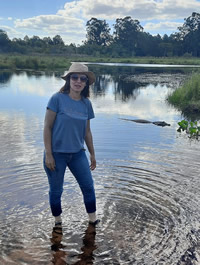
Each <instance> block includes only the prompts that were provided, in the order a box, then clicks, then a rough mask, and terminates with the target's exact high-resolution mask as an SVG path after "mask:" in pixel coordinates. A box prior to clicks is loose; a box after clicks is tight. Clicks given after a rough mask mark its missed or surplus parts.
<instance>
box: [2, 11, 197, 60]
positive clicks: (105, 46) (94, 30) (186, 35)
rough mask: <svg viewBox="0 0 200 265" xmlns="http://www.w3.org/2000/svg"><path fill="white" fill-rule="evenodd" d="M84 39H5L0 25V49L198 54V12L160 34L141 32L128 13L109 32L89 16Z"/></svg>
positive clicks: (104, 24)
mask: <svg viewBox="0 0 200 265" xmlns="http://www.w3.org/2000/svg"><path fill="white" fill-rule="evenodd" d="M86 31H87V35H86V40H85V41H84V42H83V43H82V45H76V44H74V43H71V44H69V45H68V44H65V43H64V41H63V40H62V38H61V36H60V35H56V36H55V37H53V38H50V37H45V38H40V37H38V36H33V37H31V38H30V37H28V36H25V37H24V39H20V38H14V39H12V40H10V39H9V37H8V35H7V33H6V32H5V31H3V30H1V29H0V53H16V54H24V55H27V54H40V53H41V54H49V55H51V54H54V55H55V54H56V55H66V56H67V55H69V56H71V55H73V56H74V55H87V56H93V57H101V56H103V57H111V58H120V57H135V56H155V57H173V56H176V57H177V56H185V57H192V56H194V57H200V14H199V13H196V12H193V13H192V15H191V16H190V17H188V18H186V19H185V20H184V23H183V25H182V26H181V27H179V28H178V29H177V32H176V33H173V34H171V35H170V36H168V35H167V34H165V35H164V36H163V37H161V36H160V35H159V34H158V35H156V36H153V35H151V34H149V33H147V32H144V30H143V27H142V26H141V25H140V22H139V21H138V20H133V19H132V18H131V17H130V16H127V17H124V18H117V19H116V21H115V24H114V25H113V33H112V34H111V33H110V32H111V28H110V27H109V24H108V23H107V22H106V20H99V19H97V18H91V19H90V20H89V21H88V22H87V23H86Z"/></svg>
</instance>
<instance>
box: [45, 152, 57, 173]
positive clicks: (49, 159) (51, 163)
mask: <svg viewBox="0 0 200 265" xmlns="http://www.w3.org/2000/svg"><path fill="white" fill-rule="evenodd" d="M45 165H46V167H48V168H49V169H50V170H51V171H53V170H55V167H56V164H55V160H54V158H53V155H52V154H45Z"/></svg>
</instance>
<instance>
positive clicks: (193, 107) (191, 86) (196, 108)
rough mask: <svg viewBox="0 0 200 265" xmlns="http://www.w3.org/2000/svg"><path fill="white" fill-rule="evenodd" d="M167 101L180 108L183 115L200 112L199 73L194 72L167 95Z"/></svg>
mask: <svg viewBox="0 0 200 265" xmlns="http://www.w3.org/2000/svg"><path fill="white" fill-rule="evenodd" d="M167 100H168V102H169V103H170V104H171V105H173V106H175V107H176V108H177V109H179V110H181V111H182V113H183V114H185V116H191V115H192V114H197V115H198V116H199V114H200V75H199V73H195V74H193V75H192V76H191V78H190V79H188V80H187V81H186V82H185V83H184V84H183V86H181V87H179V88H177V89H176V90H175V91H174V92H172V93H171V94H170V95H169V96H168V97H167Z"/></svg>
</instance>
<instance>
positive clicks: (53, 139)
mask: <svg viewBox="0 0 200 265" xmlns="http://www.w3.org/2000/svg"><path fill="white" fill-rule="evenodd" d="M62 78H63V79H64V80H65V81H66V83H65V85H64V86H63V87H62V88H61V89H60V91H59V92H57V93H55V94H54V95H53V96H52V97H51V98H50V100H49V102H48V105H47V110H46V115H45V122H44V146H45V153H44V169H45V171H46V174H47V176H48V181H49V202H50V207H51V211H52V215H53V216H54V217H55V225H56V226H61V225H62V218H61V213H62V207H61V195H62V192H63V182H64V174H65V170H66V167H68V168H69V170H70V171H71V172H72V174H73V175H74V177H75V178H76V180H77V182H78V184H79V186H80V188H81V191H82V194H83V199H84V204H85V208H86V211H87V213H88V216H89V223H90V224H94V225H96V224H97V223H98V222H99V220H97V219H96V198H95V190H94V184H93V179H92V175H91V170H94V169H95V168H96V159H95V151H94V146H93V140H92V133H91V130H90V119H92V118H94V112H93V108H92V105H91V102H90V100H89V99H88V97H89V85H91V84H93V83H94V82H95V75H94V73H92V72H89V71H88V67H87V66H86V65H83V64H80V63H73V64H72V65H71V66H70V68H69V71H68V72H67V74H66V75H65V76H63V77H62ZM84 142H85V143H86V145H87V148H88V151H89V153H90V161H91V164H90V165H89V163H88V159H87V157H86V154H85V149H84Z"/></svg>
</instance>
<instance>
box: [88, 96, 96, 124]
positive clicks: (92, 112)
mask: <svg viewBox="0 0 200 265" xmlns="http://www.w3.org/2000/svg"><path fill="white" fill-rule="evenodd" d="M94 117H95V115H94V110H93V107H92V103H91V102H90V100H89V99H88V120H90V119H93V118H94Z"/></svg>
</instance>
